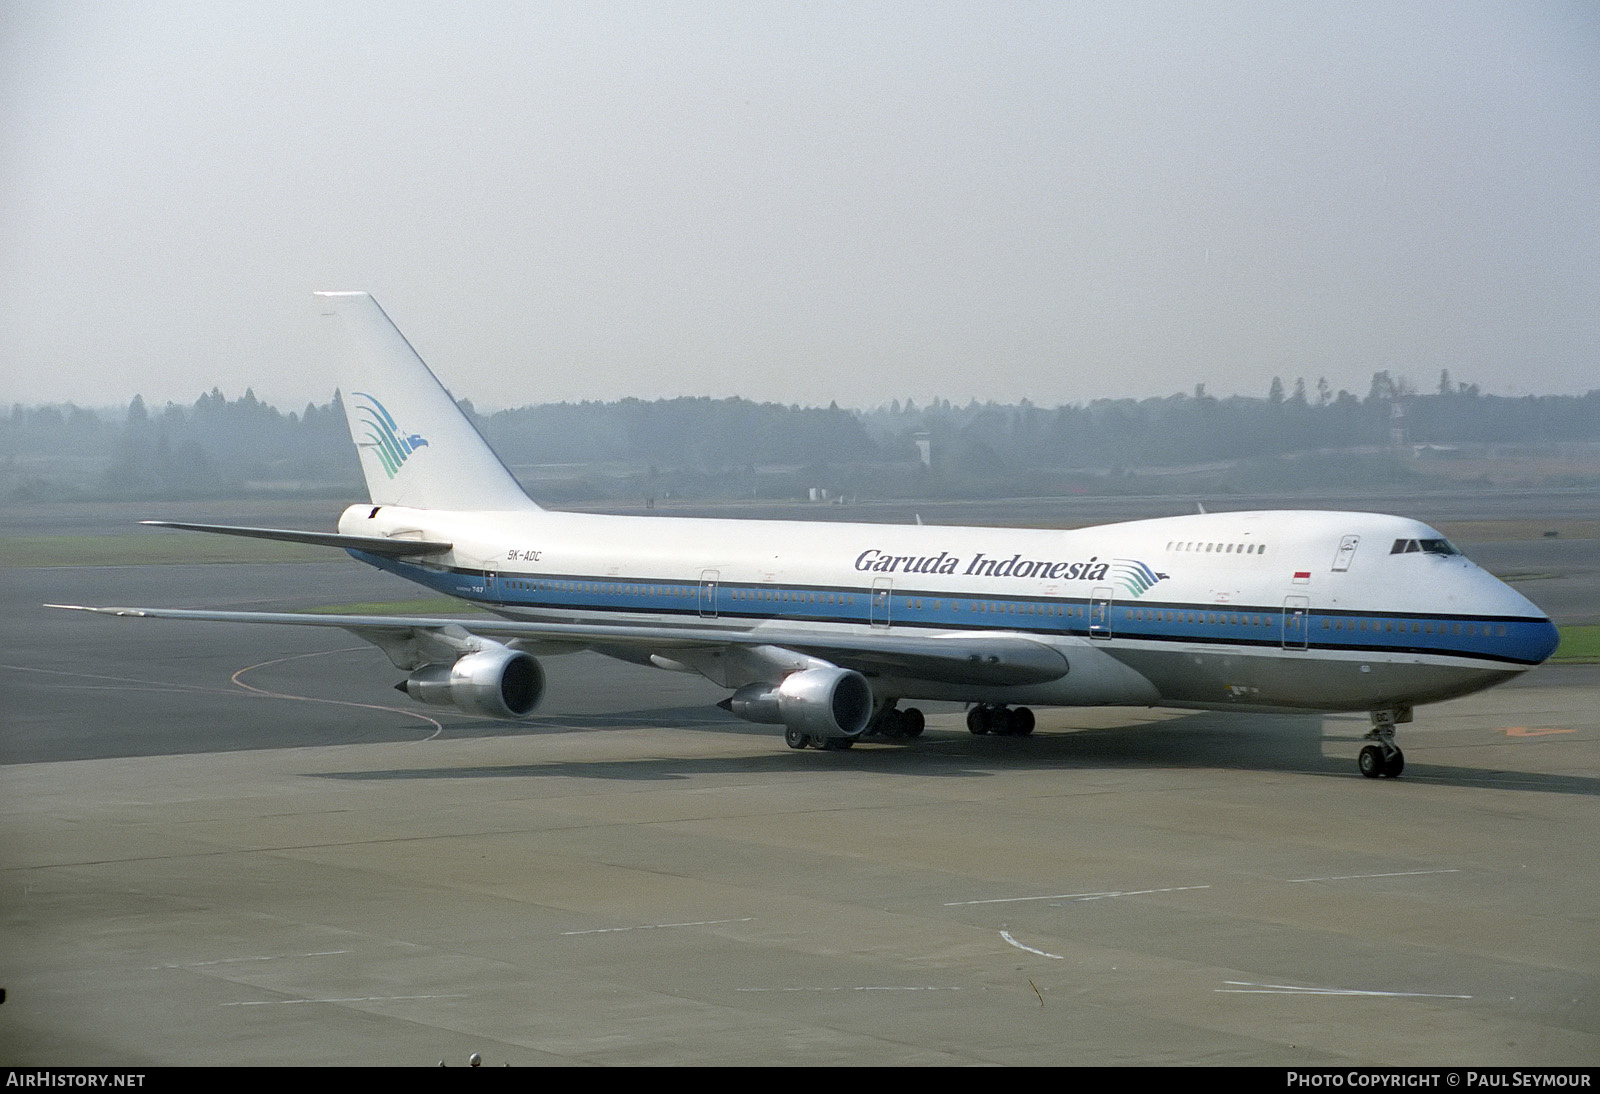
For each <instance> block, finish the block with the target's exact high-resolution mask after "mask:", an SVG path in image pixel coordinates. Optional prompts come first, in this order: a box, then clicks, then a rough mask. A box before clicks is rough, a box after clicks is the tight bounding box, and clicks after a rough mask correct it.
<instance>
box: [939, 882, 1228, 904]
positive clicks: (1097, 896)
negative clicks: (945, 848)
mask: <svg viewBox="0 0 1600 1094" xmlns="http://www.w3.org/2000/svg"><path fill="white" fill-rule="evenodd" d="M1209 888H1211V886H1209V885H1175V886H1173V887H1172V888H1170V889H1128V890H1125V891H1110V892H1104V893H1055V894H1053V895H1051V896H1002V897H995V898H994V899H992V900H952V901H949V902H948V903H946V904H945V907H946V908H966V907H970V906H971V905H974V904H1021V903H1023V902H1024V901H1029V900H1106V899H1109V898H1111V897H1118V896H1148V895H1149V894H1151V893H1186V892H1189V891H1190V890H1191V889H1209Z"/></svg>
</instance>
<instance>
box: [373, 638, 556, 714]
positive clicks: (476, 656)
mask: <svg viewBox="0 0 1600 1094" xmlns="http://www.w3.org/2000/svg"><path fill="white" fill-rule="evenodd" d="M396 689H397V690H399V691H403V692H405V693H406V694H407V695H409V696H411V698H413V699H415V700H417V701H418V702H420V703H428V704H431V705H432V706H436V707H455V708H456V709H457V710H459V711H461V712H462V713H463V714H477V715H481V716H483V717H486V718H526V717H527V716H528V715H529V714H532V713H533V708H534V707H536V706H538V705H539V698H540V696H542V695H543V694H544V669H542V668H540V667H539V662H537V661H535V660H534V659H533V658H532V657H529V656H528V655H527V654H525V653H522V652H521V651H519V650H513V649H509V648H507V647H505V646H500V647H498V648H496V649H488V650H480V651H479V652H477V653H469V654H467V655H466V656H465V657H462V658H461V659H459V660H458V661H456V662H455V663H453V664H445V663H443V662H440V663H437V664H432V665H423V666H422V667H421V668H420V669H418V670H417V671H415V672H413V673H412V674H411V675H410V676H408V677H406V679H405V682H404V683H403V684H397V685H396Z"/></svg>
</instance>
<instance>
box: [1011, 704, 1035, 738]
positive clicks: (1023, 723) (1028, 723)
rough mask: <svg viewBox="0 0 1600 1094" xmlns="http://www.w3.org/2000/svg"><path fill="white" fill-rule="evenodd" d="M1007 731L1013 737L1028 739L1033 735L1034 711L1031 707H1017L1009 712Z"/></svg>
mask: <svg viewBox="0 0 1600 1094" xmlns="http://www.w3.org/2000/svg"><path fill="white" fill-rule="evenodd" d="M1006 722H1007V726H1006V728H1007V730H1008V731H1009V732H1010V734H1011V736H1013V737H1026V736H1028V735H1030V734H1031V733H1033V710H1032V709H1031V708H1029V707H1016V708H1014V709H1013V710H1010V711H1008V712H1007V715H1006Z"/></svg>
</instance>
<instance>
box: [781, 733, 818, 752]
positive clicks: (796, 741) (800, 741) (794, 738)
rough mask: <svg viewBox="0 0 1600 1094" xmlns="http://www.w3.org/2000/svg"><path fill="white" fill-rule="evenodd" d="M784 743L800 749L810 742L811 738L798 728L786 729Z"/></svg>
mask: <svg viewBox="0 0 1600 1094" xmlns="http://www.w3.org/2000/svg"><path fill="white" fill-rule="evenodd" d="M783 743H784V744H786V745H788V746H789V747H790V748H795V749H800V748H804V747H806V745H808V744H810V743H811V738H810V737H808V736H806V735H805V734H804V733H801V732H800V731H799V730H798V729H786V730H784V731H783Z"/></svg>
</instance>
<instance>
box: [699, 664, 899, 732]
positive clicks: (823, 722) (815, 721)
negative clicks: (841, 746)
mask: <svg viewBox="0 0 1600 1094" xmlns="http://www.w3.org/2000/svg"><path fill="white" fill-rule="evenodd" d="M717 705H718V706H720V707H722V708H723V709H724V710H728V711H732V712H733V713H734V714H736V715H738V716H739V717H741V718H743V719H744V720H745V721H747V722H771V723H777V724H780V725H783V726H786V727H788V728H789V729H792V730H795V731H796V732H798V733H803V734H806V735H807V736H811V737H857V736H860V734H861V731H862V730H864V729H866V728H867V722H868V720H869V719H870V718H871V717H872V688H871V686H870V685H868V683H867V681H866V677H864V676H862V675H861V674H860V673H859V672H852V671H851V670H849V669H841V668H835V667H832V666H830V667H828V668H815V669H806V670H805V671H804V672H795V673H790V674H789V675H788V676H786V677H784V679H783V683H781V684H779V685H778V686H777V687H772V686H770V685H768V684H747V685H745V686H744V687H742V688H740V689H739V690H738V691H736V692H734V693H733V694H732V695H730V696H728V698H726V699H724V700H723V701H722V702H721V703H719V704H717Z"/></svg>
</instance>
